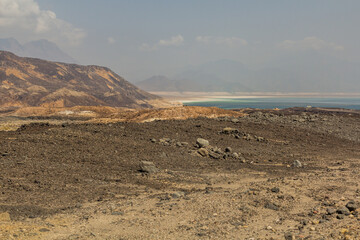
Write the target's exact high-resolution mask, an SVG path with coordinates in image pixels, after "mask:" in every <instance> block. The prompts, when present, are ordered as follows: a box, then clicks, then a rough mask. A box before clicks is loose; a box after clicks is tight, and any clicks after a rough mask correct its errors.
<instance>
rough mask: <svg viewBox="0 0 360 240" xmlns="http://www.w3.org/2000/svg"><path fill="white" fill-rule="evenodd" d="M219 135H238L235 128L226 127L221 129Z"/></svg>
mask: <svg viewBox="0 0 360 240" xmlns="http://www.w3.org/2000/svg"><path fill="white" fill-rule="evenodd" d="M221 133H223V134H234V133H239V130H237V129H235V128H230V127H226V128H223V130H222V131H221Z"/></svg>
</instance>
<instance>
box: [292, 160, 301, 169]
mask: <svg viewBox="0 0 360 240" xmlns="http://www.w3.org/2000/svg"><path fill="white" fill-rule="evenodd" d="M292 166H293V167H296V168H301V167H302V163H301V162H300V161H299V160H295V161H294V162H293V164H292Z"/></svg>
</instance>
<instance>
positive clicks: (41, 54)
mask: <svg viewBox="0 0 360 240" xmlns="http://www.w3.org/2000/svg"><path fill="white" fill-rule="evenodd" d="M0 50H3V51H10V52H13V53H15V54H16V55H18V56H21V57H32V58H40V59H45V60H49V61H56V62H71V63H76V60H74V59H73V58H72V57H70V56H69V55H68V54H66V53H65V52H64V51H62V50H61V49H60V48H59V47H58V46H57V45H56V44H55V43H53V42H51V41H49V40H46V39H40V40H34V41H30V42H27V43H25V44H23V45H21V44H20V43H19V42H18V41H17V40H16V39H15V38H3V39H0Z"/></svg>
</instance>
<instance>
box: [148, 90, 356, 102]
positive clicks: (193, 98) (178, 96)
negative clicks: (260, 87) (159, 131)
mask: <svg viewBox="0 0 360 240" xmlns="http://www.w3.org/2000/svg"><path fill="white" fill-rule="evenodd" d="M150 93H152V94H155V95H158V96H160V97H162V98H164V99H165V100H167V101H169V102H180V103H189V102H198V101H202V102H204V101H217V100H219V99H220V98H237V99H241V98H272V97H279V98H282V97H284V98H286V97H294V98H296V97H299V98H306V97H312V98H314V97H315V98H337V97H338V98H360V93H302V92H301V93H280V92H236V93H228V92H150Z"/></svg>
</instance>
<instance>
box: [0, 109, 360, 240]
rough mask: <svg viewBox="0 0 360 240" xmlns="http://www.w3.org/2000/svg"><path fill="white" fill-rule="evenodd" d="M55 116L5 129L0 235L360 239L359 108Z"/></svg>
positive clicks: (0, 147)
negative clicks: (166, 116) (88, 118)
mask: <svg viewBox="0 0 360 240" xmlns="http://www.w3.org/2000/svg"><path fill="white" fill-rule="evenodd" d="M157 114H158V113H157ZM247 114H248V115H247ZM234 115H236V114H234ZM212 117H214V116H212ZM55 120H56V121H62V123H57V124H56V125H53V124H52V121H53V119H51V118H48V119H46V120H43V121H42V122H43V123H40V122H39V121H38V122H37V123H34V124H30V125H29V124H28V125H24V126H22V127H20V128H19V129H18V130H16V131H0V166H1V171H0V200H1V201H0V239H248V240H250V239H360V215H359V208H360V206H359V201H360V186H359V179H360V172H359V170H360V121H359V120H360V114H359V112H356V111H331V112H329V111H322V110H319V109H317V110H313V111H310V110H308V111H307V112H306V111H305V110H304V109H292V110H283V111H262V112H259V111H254V110H248V111H246V112H245V115H244V112H242V113H241V114H237V115H236V117H226V116H221V117H218V118H212V119H208V118H205V117H200V118H190V119H187V120H162V121H152V122H145V123H139V122H118V123H108V124H106V123H75V122H74V123H72V122H71V121H69V120H66V118H64V119H58V118H57V119H55ZM48 122H49V123H50V124H49V123H48ZM199 138H202V139H206V140H208V141H209V146H206V144H205V143H204V141H201V140H199V141H198V143H197V140H198V139H199ZM205 142H206V141H205ZM202 144H205V145H204V146H203V147H201V148H200V147H199V145H202ZM235 153H236V154H235ZM142 161H150V162H152V163H153V164H154V165H153V166H152V165H151V164H150V166H151V167H150V168H146V167H144V163H142ZM299 163H300V164H301V166H300V165H298V164H299Z"/></svg>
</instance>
